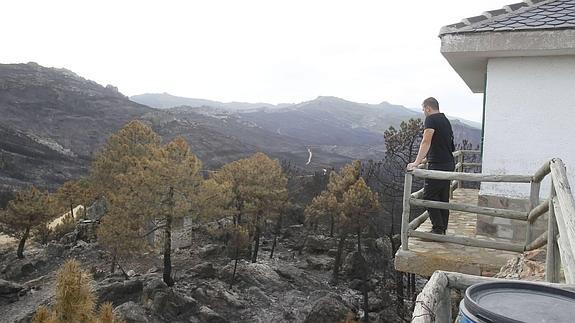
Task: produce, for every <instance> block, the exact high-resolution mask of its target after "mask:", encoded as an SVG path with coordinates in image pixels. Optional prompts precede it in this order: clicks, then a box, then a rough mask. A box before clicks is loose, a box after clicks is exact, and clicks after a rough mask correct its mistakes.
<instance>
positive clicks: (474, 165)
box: [463, 163, 483, 167]
mask: <svg viewBox="0 0 575 323" xmlns="http://www.w3.org/2000/svg"><path fill="white" fill-rule="evenodd" d="M481 165H483V164H482V163H463V167H479V166H481Z"/></svg>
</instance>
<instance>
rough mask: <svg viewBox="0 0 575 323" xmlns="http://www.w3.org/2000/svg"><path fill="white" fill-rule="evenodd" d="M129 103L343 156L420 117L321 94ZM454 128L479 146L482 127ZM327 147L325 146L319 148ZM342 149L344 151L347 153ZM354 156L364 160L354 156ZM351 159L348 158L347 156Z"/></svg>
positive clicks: (160, 97) (166, 97)
mask: <svg viewBox="0 0 575 323" xmlns="http://www.w3.org/2000/svg"><path fill="white" fill-rule="evenodd" d="M131 99H132V100H135V101H136V102H139V103H142V104H148V105H150V106H153V107H157V108H169V107H174V106H180V105H183V106H188V107H189V109H192V110H194V111H195V112H197V113H201V114H205V115H210V114H218V113H220V114H221V113H225V111H227V112H228V113H235V114H237V115H238V116H240V117H242V118H244V119H247V120H249V121H251V122H253V123H254V124H256V125H257V126H259V127H262V128H264V129H266V130H268V131H271V132H275V133H278V134H281V135H284V136H289V137H292V138H295V139H300V140H303V141H305V142H307V143H309V144H313V145H323V146H326V145H327V146H330V145H337V146H338V147H332V148H331V151H338V150H339V151H340V153H343V154H345V155H348V156H349V155H350V154H353V153H354V152H353V151H349V147H348V148H343V151H341V149H340V148H342V147H343V146H350V147H357V146H358V145H359V148H360V149H359V150H362V151H364V152H365V151H367V150H368V149H369V148H368V147H374V146H377V149H376V150H377V151H383V150H384V148H383V147H382V146H381V145H382V144H383V142H382V140H383V139H382V137H381V135H382V134H383V132H384V131H385V130H387V129H388V128H389V127H390V126H394V127H398V126H399V124H400V123H401V122H402V121H405V120H408V119H410V118H424V116H423V114H422V113H421V112H418V111H415V110H413V109H409V108H406V107H404V106H401V105H394V104H391V103H388V102H382V103H379V104H367V103H356V102H351V101H347V100H344V99H340V98H337V97H333V96H320V97H318V98H316V99H314V100H311V101H306V102H302V103H298V104H291V105H290V104H281V105H273V104H268V103H253V104H252V103H241V104H240V103H222V102H216V101H209V100H201V99H190V98H183V97H176V96H172V95H170V94H167V93H163V94H142V95H136V96H132V97H131ZM448 117H449V118H450V119H451V121H452V125H453V130H454V134H455V141H456V142H461V141H462V140H464V139H467V140H468V141H470V142H471V143H473V144H474V145H477V144H479V142H480V136H481V130H480V129H481V125H480V124H478V123H474V122H473V121H468V120H464V119H460V118H456V117H451V116H448ZM324 148H327V147H324ZM346 151H347V152H346ZM354 151H355V153H357V152H358V149H354ZM358 156H361V157H365V156H364V154H361V153H359V155H358ZM352 158H353V157H352Z"/></svg>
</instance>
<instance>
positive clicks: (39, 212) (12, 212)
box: [0, 187, 54, 258]
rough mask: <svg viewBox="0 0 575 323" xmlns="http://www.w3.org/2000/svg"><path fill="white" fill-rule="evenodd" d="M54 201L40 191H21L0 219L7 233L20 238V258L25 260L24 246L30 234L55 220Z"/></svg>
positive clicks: (18, 251)
mask: <svg viewBox="0 0 575 323" xmlns="http://www.w3.org/2000/svg"><path fill="white" fill-rule="evenodd" d="M51 204H52V200H51V198H50V196H49V195H48V193H43V192H40V191H38V190H37V189H36V188H35V187H31V188H30V190H28V191H21V192H18V193H17V194H16V197H15V198H14V199H13V200H11V201H10V202H8V206H7V210H6V212H4V213H3V214H2V216H1V217H0V222H2V224H3V226H4V227H5V229H6V231H7V232H6V233H8V234H10V235H12V236H14V237H16V238H18V239H19V240H20V241H19V243H18V249H17V252H16V254H17V255H18V258H24V246H25V244H26V241H27V239H28V238H29V237H30V232H31V230H33V229H36V228H38V227H40V226H42V225H44V226H45V225H46V223H47V222H48V221H49V220H51V219H52V218H54V214H53V213H52V210H53V208H52V206H51Z"/></svg>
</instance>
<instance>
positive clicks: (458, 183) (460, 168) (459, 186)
mask: <svg viewBox="0 0 575 323" xmlns="http://www.w3.org/2000/svg"><path fill="white" fill-rule="evenodd" d="M458 159H459V161H458V164H459V169H458V170H457V171H458V172H460V173H463V162H464V160H465V153H464V152H463V151H461V155H459V157H458ZM460 188H461V181H457V189H460Z"/></svg>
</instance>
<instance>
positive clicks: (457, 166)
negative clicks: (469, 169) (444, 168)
mask: <svg viewBox="0 0 575 323" xmlns="http://www.w3.org/2000/svg"><path fill="white" fill-rule="evenodd" d="M461 167H463V164H462V163H461V162H458V163H457V164H455V171H456V172H458V171H459V170H460V169H461Z"/></svg>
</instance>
